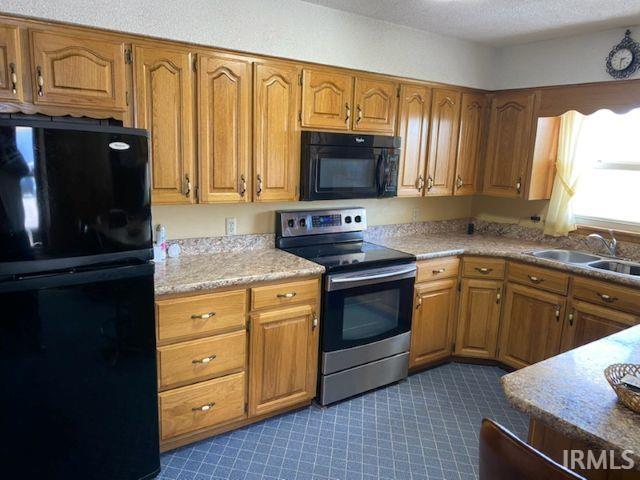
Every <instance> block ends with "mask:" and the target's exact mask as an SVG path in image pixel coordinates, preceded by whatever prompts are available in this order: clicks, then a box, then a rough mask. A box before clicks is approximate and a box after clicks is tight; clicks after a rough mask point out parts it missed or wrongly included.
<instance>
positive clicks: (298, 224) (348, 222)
mask: <svg viewBox="0 0 640 480" xmlns="http://www.w3.org/2000/svg"><path fill="white" fill-rule="evenodd" d="M276 223H277V229H278V234H279V235H280V236H282V237H296V236H300V235H318V234H322V233H343V232H361V231H363V230H365V229H366V228H367V216H366V210H365V209H364V208H361V207H351V208H341V209H335V210H300V211H295V210H288V211H279V212H277V213H276Z"/></svg>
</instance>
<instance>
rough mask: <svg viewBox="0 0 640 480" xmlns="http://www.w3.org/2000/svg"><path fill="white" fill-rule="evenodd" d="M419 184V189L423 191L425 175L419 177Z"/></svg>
mask: <svg viewBox="0 0 640 480" xmlns="http://www.w3.org/2000/svg"><path fill="white" fill-rule="evenodd" d="M417 184H418V191H419V192H421V191H422V189H423V188H424V177H423V176H422V175H420V176H419V177H418V180H417Z"/></svg>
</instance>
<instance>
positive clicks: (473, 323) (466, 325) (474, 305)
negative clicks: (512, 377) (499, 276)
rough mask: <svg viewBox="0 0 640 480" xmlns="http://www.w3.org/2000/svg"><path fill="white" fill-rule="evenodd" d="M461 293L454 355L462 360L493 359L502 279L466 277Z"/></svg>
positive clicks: (496, 341) (496, 339)
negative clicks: (463, 357) (462, 358)
mask: <svg viewBox="0 0 640 480" xmlns="http://www.w3.org/2000/svg"><path fill="white" fill-rule="evenodd" d="M460 290H461V294H460V307H459V310H458V327H457V329H456V342H455V350H454V353H455V354H456V355H460V356H465V357H474V358H486V359H492V358H495V356H496V347H497V344H498V327H499V325H500V307H501V303H502V280H477V279H473V278H465V279H463V280H462V282H461V289H460Z"/></svg>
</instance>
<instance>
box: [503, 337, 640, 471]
mask: <svg viewBox="0 0 640 480" xmlns="http://www.w3.org/2000/svg"><path fill="white" fill-rule="evenodd" d="M613 363H640V326H636V327H632V328H629V329H627V330H624V331H622V332H620V333H616V334H615V335H611V336H609V337H606V338H603V339H601V340H598V341H595V342H593V343H589V344H587V345H585V346H583V347H580V348H576V349H575V350H570V351H568V352H566V353H563V354H561V355H557V356H555V357H552V358H549V359H548V360H544V361H543V362H540V363H536V364H534V365H531V366H530V367H527V368H523V369H522V370H518V371H517V372H514V373H510V374H508V375H505V376H504V377H502V386H503V388H504V392H505V395H506V396H507V399H508V400H509V401H510V402H511V403H512V404H513V405H514V406H515V407H516V408H518V409H519V410H522V411H523V412H525V413H527V414H529V415H531V416H532V417H534V418H536V419H539V420H541V421H543V422H545V423H547V424H549V425H551V426H553V428H554V429H556V430H558V431H560V432H562V433H564V434H566V435H568V436H570V437H573V438H576V439H579V440H582V441H584V442H587V443H589V444H593V445H594V446H596V447H599V448H603V449H614V450H616V451H617V452H618V453H620V452H621V451H622V450H632V451H633V452H634V453H633V454H632V456H633V458H634V461H635V464H636V465H637V466H638V468H639V469H640V414H638V413H634V412H633V411H631V410H629V409H628V408H626V407H625V406H624V405H622V404H620V403H618V401H617V397H616V394H615V393H614V391H613V389H612V388H611V387H610V386H609V384H608V383H607V380H606V379H605V377H604V373H603V372H604V369H605V368H606V367H608V366H609V365H611V364H613Z"/></svg>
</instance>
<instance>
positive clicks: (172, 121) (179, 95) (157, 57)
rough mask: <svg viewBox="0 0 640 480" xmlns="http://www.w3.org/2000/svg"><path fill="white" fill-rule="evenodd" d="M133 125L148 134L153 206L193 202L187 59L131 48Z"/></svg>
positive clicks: (176, 54) (172, 52)
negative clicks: (133, 75)
mask: <svg viewBox="0 0 640 480" xmlns="http://www.w3.org/2000/svg"><path fill="white" fill-rule="evenodd" d="M133 57H134V63H135V65H134V66H135V91H136V115H135V124H136V127H138V128H145V129H147V130H149V131H150V132H151V194H152V198H151V199H152V202H153V203H155V204H179V203H194V202H195V195H194V191H193V190H194V184H193V182H194V178H193V172H194V148H193V146H194V140H193V89H192V82H193V77H192V72H191V54H190V53H188V52H185V51H181V50H171V49H167V48H155V47H141V46H136V47H135V49H134V54H133Z"/></svg>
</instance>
